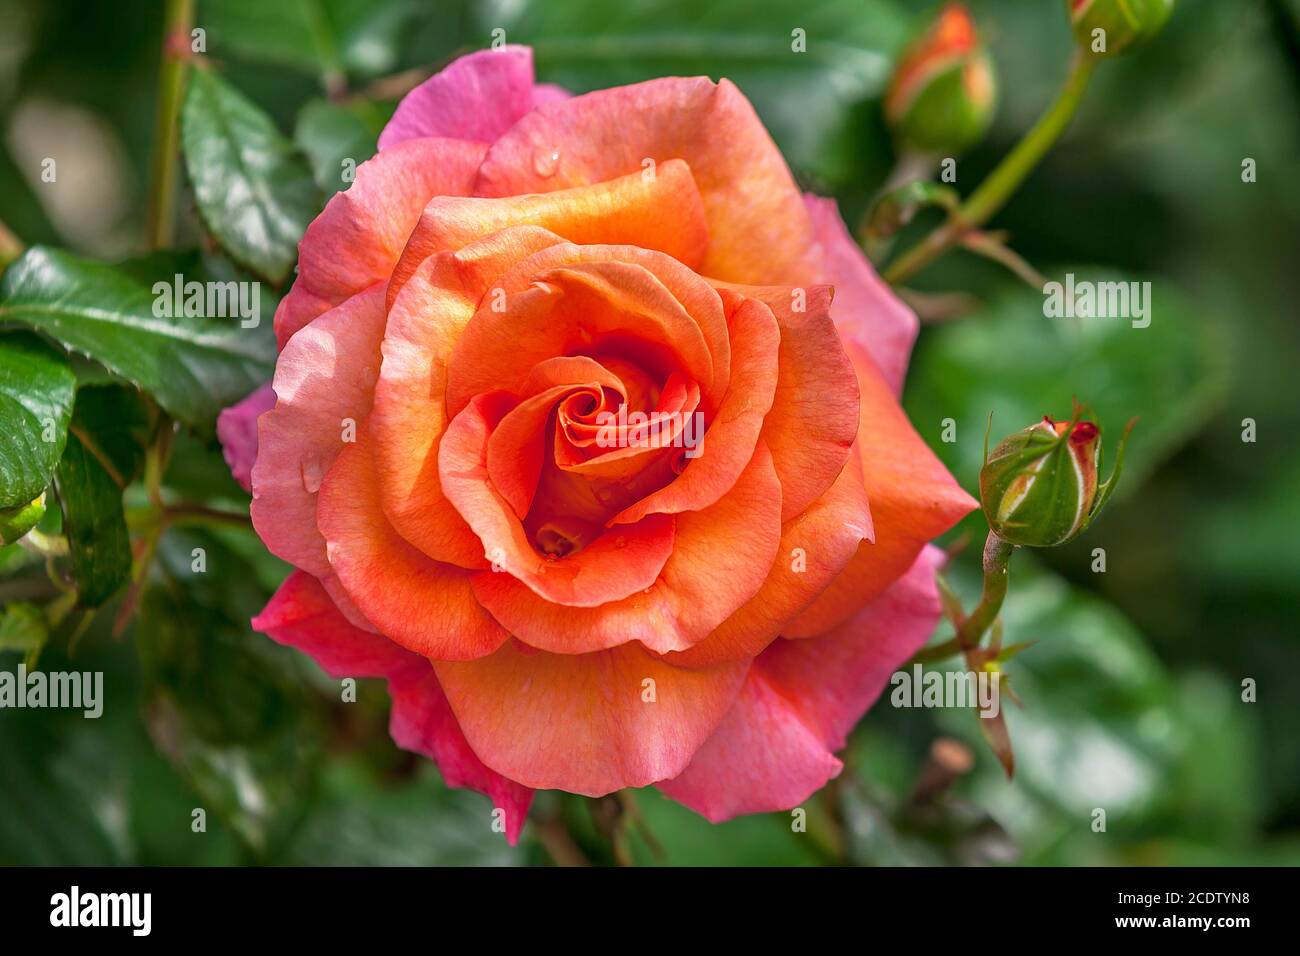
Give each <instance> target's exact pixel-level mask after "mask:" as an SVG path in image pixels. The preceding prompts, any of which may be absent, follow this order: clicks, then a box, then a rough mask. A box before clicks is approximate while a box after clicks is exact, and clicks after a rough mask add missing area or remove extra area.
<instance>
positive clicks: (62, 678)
mask: <svg viewBox="0 0 1300 956" xmlns="http://www.w3.org/2000/svg"><path fill="white" fill-rule="evenodd" d="M4 707H13V708H24V707H53V708H56V709H62V708H71V709H73V710H82V711H83V714H82V716H84V717H89V718H91V719H94V718H96V717H98V716H99V715H100V714H102V713H103V712H104V672H103V671H84V672H83V671H71V672H65V671H52V672H51V673H49V674H46V673H45V672H44V671H32V672H31V673H28V672H27V665H26V664H19V665H18V672H17V673H14V672H13V671H0V708H4Z"/></svg>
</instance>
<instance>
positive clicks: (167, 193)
mask: <svg viewBox="0 0 1300 956" xmlns="http://www.w3.org/2000/svg"><path fill="white" fill-rule="evenodd" d="M166 2H167V6H166V14H165V22H164V26H163V48H162V66H161V68H160V71H159V77H158V111H157V113H155V114H154V131H153V153H152V155H151V157H150V161H149V184H150V185H149V220H148V228H149V248H150V249H165V248H166V247H168V246H170V245H171V243H172V237H173V234H174V228H173V227H174V225H175V211H176V157H177V154H178V153H179V151H180V150H179V145H178V140H179V138H180V131H179V129H178V124H177V119H178V118H179V116H180V111H181V95H182V93H183V92H184V89H185V68H186V66H187V64H188V56H187V54H186V53H184V52H182V50H181V49H180V48H179V47H180V45H181V44H185V45H186V48H188V44H189V39H190V25H191V24H192V23H193V21H194V0H166Z"/></svg>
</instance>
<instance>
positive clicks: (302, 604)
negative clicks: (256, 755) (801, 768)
mask: <svg viewBox="0 0 1300 956" xmlns="http://www.w3.org/2000/svg"><path fill="white" fill-rule="evenodd" d="M253 627H254V628H256V629H257V630H259V631H261V632H262V633H264V634H266V635H267V636H269V637H271V638H272V639H273V640H275V641H278V642H279V643H281V644H285V645H287V646H289V647H293V648H296V649H298V650H300V651H303V652H304V653H306V654H308V655H310V656H311V657H312V658H313V659H314V660H315V661H316V663H317V664H319V665H320V666H321V667H322V668H323V669H324V670H325V671H326V672H327V673H329V674H330V676H332V677H337V678H343V677H383V678H386V679H387V680H388V693H389V694H390V695H391V696H392V699H393V711H392V716H391V718H390V720H389V732H390V733H391V734H392V735H393V740H394V741H395V742H396V743H397V745H398V746H399V747H402V748H403V749H405V750H412V751H415V752H416V753H422V754H424V755H425V756H426V757H429V758H430V759H432V760H433V761H434V762H435V763H436V764H437V765H438V769H439V770H440V771H441V772H442V775H443V779H445V780H446V781H447V785H448V786H451V787H468V788H470V789H473V790H477V791H479V792H480V793H485V794H487V795H488V796H489V797H490V798H491V799H492V803H493V805H494V806H495V807H500V808H501V809H503V810H505V816H506V821H505V822H506V839H507V840H508V841H509V842H510V843H511V844H512V845H513V844H514V843H515V842H516V841H518V839H519V831H520V830H522V829H523V826H524V820H525V819H526V818H527V816H528V806H529V804H530V803H531V802H532V799H533V791H532V790H531V789H529V788H528V787H525V786H522V785H520V784H518V783H515V782H514V781H512V780H508V779H507V778H505V777H503V776H501V775H500V774H499V773H496V772H495V771H493V770H490V769H488V768H487V767H486V766H485V765H484V764H483V762H482V761H481V760H479V759H478V757H477V756H476V755H475V753H474V751H473V750H471V749H470V746H469V743H468V742H467V741H466V740H465V735H464V733H462V732H461V729H460V725H459V724H458V723H457V722H456V718H455V716H454V715H453V714H452V712H451V708H450V707H449V706H448V704H447V698H446V696H445V695H444V694H443V692H442V687H441V686H440V685H439V684H438V679H437V677H436V675H435V674H434V673H433V668H432V667H431V666H430V665H429V662H428V661H426V660H425V659H424V658H422V657H420V656H418V655H416V654H412V653H410V652H408V651H405V650H403V649H402V648H400V647H398V646H397V645H396V644H394V643H392V642H391V641H389V640H388V639H386V638H384V637H380V636H378V635H376V634H371V633H369V632H367V631H362V630H359V629H358V628H355V627H353V626H352V625H351V624H349V623H348V622H347V620H346V619H345V618H344V617H343V616H342V615H341V614H340V613H339V611H338V609H337V608H336V607H334V605H333V603H332V602H331V601H330V599H329V595H327V594H326V593H325V590H324V588H322V587H321V585H320V582H318V581H317V580H316V579H315V578H313V577H312V576H311V575H309V574H305V573H303V572H302V571H295V572H294V573H293V574H291V575H289V577H288V578H286V579H285V582H284V583H283V584H281V585H280V589H279V590H278V591H276V593H275V595H274V596H273V597H272V598H271V600H270V602H269V603H268V604H267V605H266V608H265V609H264V610H263V611H262V613H261V614H259V615H258V616H257V617H255V618H254V619H253Z"/></svg>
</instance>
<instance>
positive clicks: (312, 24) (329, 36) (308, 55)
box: [200, 0, 445, 76]
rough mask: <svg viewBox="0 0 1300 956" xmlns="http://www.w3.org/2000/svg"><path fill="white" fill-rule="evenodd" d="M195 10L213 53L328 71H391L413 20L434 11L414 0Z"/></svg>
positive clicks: (223, 3) (234, 0)
mask: <svg viewBox="0 0 1300 956" xmlns="http://www.w3.org/2000/svg"><path fill="white" fill-rule="evenodd" d="M444 2H445V0H444ZM439 6H440V7H441V6H442V4H439ZM200 9H201V12H202V14H203V18H202V22H203V24H204V26H205V27H206V29H207V30H208V42H209V43H210V44H211V46H212V51H213V52H216V53H217V54H219V55H226V54H233V55H235V56H239V57H243V58H246V59H249V60H255V61H258V62H264V63H272V64H277V65H280V66H285V67H290V68H293V69H297V70H302V71H304V72H308V73H318V74H322V75H325V76H329V74H331V73H333V74H338V73H342V72H343V71H347V72H349V73H357V74H360V75H379V74H381V73H385V72H388V71H390V70H393V69H395V68H396V67H397V65H398V58H399V56H400V53H401V49H402V46H403V43H404V41H405V39H406V38H407V36H408V35H409V32H410V29H411V26H412V25H413V24H414V23H415V22H416V21H417V20H419V19H421V18H422V17H427V16H429V15H430V14H431V13H433V12H434V11H431V10H430V9H429V8H427V7H425V6H422V5H421V4H419V3H413V2H411V0H294V2H292V3H264V2H262V0H203V3H202V5H201V8H200ZM437 13H438V15H439V18H440V19H441V15H442V14H443V11H442V10H438V11H437Z"/></svg>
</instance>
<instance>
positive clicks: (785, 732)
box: [658, 547, 943, 823]
mask: <svg viewBox="0 0 1300 956" xmlns="http://www.w3.org/2000/svg"><path fill="white" fill-rule="evenodd" d="M942 563H943V553H942V552H941V551H940V550H939V549H938V548H935V547H927V548H926V549H925V550H924V551H923V552H922V553H921V556H920V557H919V558H917V560H916V563H915V564H913V565H912V567H911V569H910V570H909V571H908V572H907V573H906V574H905V575H903V576H902V577H901V578H899V579H898V581H897V582H895V583H894V585H893V586H892V587H891V588H890V589H889V590H888V591H886V592H885V593H884V594H882V595H881V596H880V597H878V598H876V600H874V601H872V602H871V603H870V604H868V605H867V606H866V607H865V608H864V609H863V610H862V611H861V612H859V613H858V615H857V616H856V617H854V618H852V619H851V620H849V621H847V622H845V623H844V624H842V625H840V626H839V627H837V628H836V629H835V630H833V631H831V632H830V633H828V634H825V635H823V636H822V637H819V638H814V639H811V640H799V641H777V642H776V643H775V644H773V645H772V646H771V647H769V648H768V649H767V650H766V651H764V652H763V653H762V654H761V655H760V656H759V657H758V658H757V659H756V660H755V661H754V664H753V666H752V667H750V669H749V674H748V675H747V676H746V678H745V684H744V686H743V687H742V688H741V692H740V696H739V698H738V699H737V701H736V704H735V706H733V707H732V709H731V711H730V712H729V713H728V714H727V716H726V718H725V719H724V720H723V722H722V724H721V725H719V727H718V729H717V731H715V732H714V734H713V736H712V737H710V738H709V740H708V742H707V743H705V745H704V746H703V747H701V748H700V751H699V753H698V754H696V756H695V759H694V760H692V761H691V764H690V766H689V767H687V768H686V770H685V771H684V772H683V773H682V774H680V775H679V776H677V777H676V778H674V779H672V780H668V781H665V782H663V783H660V784H659V785H658V786H659V789H660V790H662V791H663V792H664V793H666V794H668V795H669V796H670V797H672V798H673V799H674V800H677V801H679V802H681V803H684V804H686V806H688V807H690V808H691V809H693V810H695V811H697V812H698V813H701V814H703V815H704V816H706V817H708V818H709V819H710V820H712V821H714V822H715V823H716V822H718V821H721V820H727V819H730V818H731V817H734V816H737V815H738V814H742V813H761V812H766V811H771V810H788V809H790V808H791V807H794V806H798V805H799V804H800V803H802V802H803V801H804V800H806V799H807V798H808V797H809V796H810V795H811V794H813V793H814V792H816V791H817V790H818V789H819V788H820V787H822V786H823V785H824V784H825V783H826V781H828V780H830V779H831V778H833V777H835V776H836V775H838V774H839V772H840V769H841V764H840V762H839V760H837V759H836V758H835V756H834V753H833V752H834V751H836V750H839V749H841V748H842V747H843V746H844V745H845V743H846V742H847V739H848V734H849V731H851V730H852V729H853V727H854V725H855V724H857V722H858V721H859V720H860V719H861V717H862V715H863V714H864V713H866V711H867V709H868V708H869V707H870V706H871V705H872V704H873V703H874V702H875V700H876V698H877V697H879V696H880V693H881V691H883V690H884V689H885V686H886V685H887V684H888V683H889V675H890V674H891V673H893V672H894V670H895V669H896V668H897V667H898V666H899V665H900V664H902V663H903V662H904V661H906V660H907V659H908V658H910V657H911V656H912V655H913V654H914V653H916V651H917V650H918V649H919V648H920V647H921V645H922V644H924V643H925V640H926V638H928V637H929V636H930V633H931V632H932V631H933V630H934V626H935V624H936V623H937V622H938V620H939V615H940V612H941V609H940V606H939V594H938V590H937V589H936V587H935V583H934V572H935V570H936V569H937V568H938V567H939V566H940V565H941V564H942Z"/></svg>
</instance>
